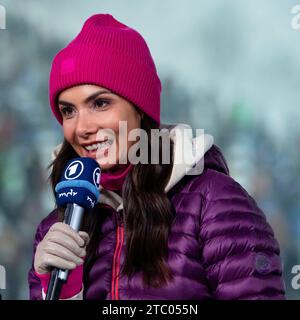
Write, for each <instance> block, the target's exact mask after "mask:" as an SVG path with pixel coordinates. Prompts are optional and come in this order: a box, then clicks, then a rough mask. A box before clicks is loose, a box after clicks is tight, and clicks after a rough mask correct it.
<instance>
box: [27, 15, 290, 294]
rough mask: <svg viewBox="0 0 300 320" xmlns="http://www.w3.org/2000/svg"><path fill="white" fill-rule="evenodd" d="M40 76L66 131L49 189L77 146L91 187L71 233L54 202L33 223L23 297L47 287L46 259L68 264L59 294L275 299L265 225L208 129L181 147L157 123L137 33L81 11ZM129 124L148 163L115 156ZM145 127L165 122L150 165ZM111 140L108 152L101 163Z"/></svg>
mask: <svg viewBox="0 0 300 320" xmlns="http://www.w3.org/2000/svg"><path fill="white" fill-rule="evenodd" d="M49 83H50V86H49V97H50V104H51V108H52V111H53V114H54V115H55V117H56V119H57V120H58V122H59V123H60V124H61V125H62V129H63V133H64V141H63V143H62V144H61V145H59V147H58V148H57V149H56V150H55V153H54V160H53V162H52V163H51V165H50V168H51V174H50V182H51V185H52V189H53V192H55V186H56V185H57V183H58V182H59V179H60V177H61V174H62V172H63V169H64V167H65V165H66V164H67V163H68V162H69V161H70V160H71V159H73V158H76V157H78V156H80V157H91V158H94V159H96V160H97V161H98V162H99V164H100V167H101V169H102V174H101V179H100V191H101V192H100V197H99V199H98V203H97V204H96V205H95V207H94V209H93V212H92V214H89V215H86V216H85V219H84V223H83V225H82V230H81V231H80V232H79V233H77V232H75V231H74V230H72V229H71V228H70V227H69V226H68V225H66V224H64V223H63V221H64V215H65V207H63V206H58V207H56V208H55V209H54V210H53V212H51V213H50V214H49V215H48V216H47V217H46V218H45V219H44V220H43V221H42V222H41V223H40V224H39V226H38V228H37V232H36V237H35V241H34V250H33V263H32V267H31V269H30V271H29V286H30V297H31V299H42V298H44V297H45V293H46V292H47V290H48V283H49V278H50V271H51V270H52V268H53V267H56V268H60V269H67V270H70V273H69V278H68V282H67V283H66V284H65V285H64V286H63V289H62V292H61V296H60V298H61V299H96V300H97V299H99V300H102V299H103V300H104V299H112V300H119V299H127V300H128V299H173V300H174V299H182V300H202V299H284V294H285V291H284V285H283V281H282V269H281V260H280V256H279V253H280V250H279V246H278V243H277V241H276V239H275V238H274V233H273V230H272V229H271V227H270V225H269V224H268V222H267V221H266V218H265V215H264V213H263V212H262V211H261V210H260V208H259V207H258V206H257V204H256V202H255V201H254V199H253V198H251V197H250V196H249V194H248V193H247V192H246V190H245V189H244V188H243V187H242V186H241V185H239V184H238V183H237V182H236V181H235V180H234V179H233V178H232V177H231V176H230V174H229V169H228V166H227V163H226V160H225V159H224V157H223V155H222V152H221V150H220V149H219V148H218V147H217V146H216V145H214V144H213V137H212V136H211V135H208V134H202V135H201V136H200V137H196V138H193V137H192V136H191V137H189V138H188V139H187V140H184V141H187V143H186V144H185V145H184V146H183V145H182V143H181V142H182V133H183V132H184V131H185V130H186V129H187V128H190V127H189V126H188V125H185V124H178V125H163V124H161V123H160V94H161V82H160V79H159V77H158V74H157V71H156V67H155V64H154V61H153V59H152V56H151V53H150V50H149V48H148V46H147V44H146V42H145V40H144V39H143V37H142V36H141V35H140V34H139V33H138V32H137V31H135V30H134V29H132V28H130V27H128V26H126V25H124V24H123V23H121V22H119V21H118V20H116V19H115V18H114V17H112V16H111V15H109V14H97V15H94V16H92V17H90V18H89V19H88V20H87V21H86V22H85V23H84V25H83V28H82V30H81V31H80V33H79V34H78V35H77V36H76V38H75V39H74V40H73V41H72V42H71V43H70V44H69V45H68V46H67V47H65V48H64V49H62V50H61V51H60V52H59V53H58V54H57V55H56V56H55V58H54V60H53V63H52V68H51V74H50V82H49ZM123 122H125V123H126V124H127V127H126V130H124V131H123V130H121V129H120V126H119V124H120V123H123ZM133 130H141V131H142V130H144V131H145V133H146V136H147V139H146V141H147V142H146V144H145V145H143V150H141V149H140V150H138V152H139V153H142V152H144V151H147V152H145V154H147V162H146V163H143V162H142V161H141V162H138V163H132V162H131V161H130V158H129V157H128V158H127V157H125V160H126V161H125V162H123V160H124V154H128V150H129V148H130V147H135V146H136V145H138V144H137V141H139V139H138V138H136V139H135V140H131V139H129V134H128V133H129V132H132V131H133ZM153 130H159V132H161V131H163V130H166V131H167V141H164V142H162V141H160V142H159V152H158V153H159V157H158V158H159V159H158V163H157V162H156V163H152V162H151V160H152V159H153V155H154V151H153V150H154V149H153V148H152V147H153V137H154V136H153V135H152V133H153ZM99 132H101V135H100V134H99ZM124 137H125V139H124ZM163 143H164V144H169V145H170V148H164V150H163V148H162V147H163ZM112 149H115V151H116V158H115V159H114V161H106V159H105V157H106V155H107V154H109V152H110V151H111V150H112ZM165 150H167V151H165ZM165 153H167V155H168V156H169V157H167V158H168V159H170V161H169V162H168V163H165V162H164V161H163V159H165V158H166V157H165ZM183 153H188V154H194V157H193V159H194V160H193V163H188V164H186V163H180V164H178V162H177V160H178V159H179V158H182V157H181V156H182V154H183ZM108 159H109V157H108ZM196 159H197V160H196ZM103 160H104V161H103ZM109 160H112V159H109ZM121 160H122V161H121ZM199 164H201V166H202V169H203V170H201V171H200V172H199V171H197V173H195V172H194V174H191V172H193V170H192V169H193V168H194V167H195V166H198V165H199Z"/></svg>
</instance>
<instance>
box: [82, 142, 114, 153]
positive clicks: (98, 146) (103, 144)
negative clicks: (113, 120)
mask: <svg viewBox="0 0 300 320" xmlns="http://www.w3.org/2000/svg"><path fill="white" fill-rule="evenodd" d="M112 143H113V141H112V140H108V141H105V142H101V143H96V144H91V145H90V146H86V147H85V149H86V150H88V151H94V150H97V149H101V148H104V147H107V146H110V145H112Z"/></svg>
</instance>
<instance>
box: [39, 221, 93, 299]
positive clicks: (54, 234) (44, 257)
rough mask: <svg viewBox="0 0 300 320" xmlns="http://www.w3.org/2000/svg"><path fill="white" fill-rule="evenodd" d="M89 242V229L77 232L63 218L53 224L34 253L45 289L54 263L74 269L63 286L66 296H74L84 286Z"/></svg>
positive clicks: (63, 267)
mask: <svg viewBox="0 0 300 320" xmlns="http://www.w3.org/2000/svg"><path fill="white" fill-rule="evenodd" d="M88 242H89V236H88V234H87V233H86V232H83V231H79V232H78V233H77V232H76V231H74V230H73V229H72V228H71V227H70V226H69V225H67V224H65V223H62V222H57V223H55V224H53V225H52V226H51V228H50V229H49V231H48V232H47V234H46V235H45V237H44V239H43V240H42V241H41V242H40V243H39V244H38V246H37V249H36V253H35V257H34V269H35V273H36V275H37V276H38V277H39V278H40V280H41V284H42V287H43V289H44V293H47V289H48V284H49V280H50V277H51V273H50V271H51V269H52V268H53V267H56V268H60V269H67V270H72V271H71V272H70V274H69V277H68V281H67V283H66V284H64V286H63V288H62V292H61V298H62V299H65V298H69V297H71V296H74V295H75V294H77V293H78V292H79V291H80V290H81V287H82V273H83V259H84V257H85V255H86V246H87V244H88Z"/></svg>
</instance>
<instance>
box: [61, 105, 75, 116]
mask: <svg viewBox="0 0 300 320" xmlns="http://www.w3.org/2000/svg"><path fill="white" fill-rule="evenodd" d="M73 109H74V108H73V107H71V106H61V107H60V113H61V114H62V116H63V117H64V118H71V117H72V114H73V113H74V110H73Z"/></svg>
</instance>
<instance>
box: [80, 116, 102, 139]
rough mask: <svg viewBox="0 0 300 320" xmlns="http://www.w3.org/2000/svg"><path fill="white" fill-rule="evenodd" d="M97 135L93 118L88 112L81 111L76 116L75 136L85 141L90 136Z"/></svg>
mask: <svg viewBox="0 0 300 320" xmlns="http://www.w3.org/2000/svg"><path fill="white" fill-rule="evenodd" d="M95 133H97V123H96V121H95V117H93V116H92V114H90V113H89V112H86V111H85V110H81V111H80V112H79V113H78V116H77V122H76V134H77V136H78V137H79V138H82V139H87V138H89V137H90V135H93V134H95Z"/></svg>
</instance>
